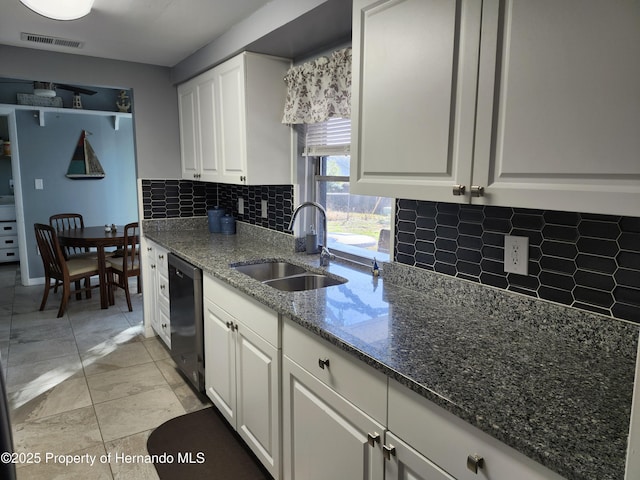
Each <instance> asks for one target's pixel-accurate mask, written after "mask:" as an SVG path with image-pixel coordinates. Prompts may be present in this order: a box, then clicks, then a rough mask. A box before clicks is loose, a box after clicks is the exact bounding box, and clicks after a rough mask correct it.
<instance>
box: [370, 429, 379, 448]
mask: <svg viewBox="0 0 640 480" xmlns="http://www.w3.org/2000/svg"><path fill="white" fill-rule="evenodd" d="M378 442H380V434H379V433H378V432H373V433H367V443H368V444H369V445H371V446H372V447H374V446H375V444H376V443H378Z"/></svg>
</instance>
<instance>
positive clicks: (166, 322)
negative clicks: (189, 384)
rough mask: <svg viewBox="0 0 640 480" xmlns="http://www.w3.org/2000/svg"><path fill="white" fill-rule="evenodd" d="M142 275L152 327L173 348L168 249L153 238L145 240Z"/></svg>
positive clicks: (144, 296) (146, 313) (145, 305)
mask: <svg viewBox="0 0 640 480" xmlns="http://www.w3.org/2000/svg"><path fill="white" fill-rule="evenodd" d="M142 248H143V252H144V256H143V257H142V258H143V260H142V262H143V264H142V272H143V273H142V275H143V278H144V282H143V283H142V288H143V299H144V311H145V315H148V317H149V320H150V322H149V323H150V324H151V327H152V328H153V330H154V331H155V332H156V333H157V334H158V336H159V337H160V338H161V339H162V341H163V342H164V343H165V344H166V345H167V346H168V347H169V348H171V316H170V307H169V305H170V304H169V264H168V254H169V252H168V250H167V249H166V248H163V247H161V246H160V245H158V244H157V243H155V242H153V241H151V240H143V244H142Z"/></svg>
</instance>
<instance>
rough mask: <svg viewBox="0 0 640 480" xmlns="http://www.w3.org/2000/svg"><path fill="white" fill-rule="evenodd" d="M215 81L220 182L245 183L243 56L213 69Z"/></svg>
mask: <svg viewBox="0 0 640 480" xmlns="http://www.w3.org/2000/svg"><path fill="white" fill-rule="evenodd" d="M214 72H215V78H216V91H217V95H216V103H217V108H216V128H217V132H218V158H219V161H220V164H219V165H220V172H219V181H220V182H222V183H235V184H240V183H244V182H245V180H243V179H241V177H246V163H247V139H246V111H245V68H244V55H238V56H237V57H234V58H232V59H231V60H228V61H226V62H225V63H223V64H222V65H220V66H218V67H216V68H215V69H214Z"/></svg>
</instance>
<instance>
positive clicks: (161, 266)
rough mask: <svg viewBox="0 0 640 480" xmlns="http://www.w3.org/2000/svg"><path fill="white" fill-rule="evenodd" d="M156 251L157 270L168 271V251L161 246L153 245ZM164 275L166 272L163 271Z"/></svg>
mask: <svg viewBox="0 0 640 480" xmlns="http://www.w3.org/2000/svg"><path fill="white" fill-rule="evenodd" d="M155 253H156V267H157V268H158V271H159V272H168V271H169V263H168V259H167V255H168V252H167V250H165V249H164V248H162V247H159V246H156V247H155ZM165 275H166V273H165Z"/></svg>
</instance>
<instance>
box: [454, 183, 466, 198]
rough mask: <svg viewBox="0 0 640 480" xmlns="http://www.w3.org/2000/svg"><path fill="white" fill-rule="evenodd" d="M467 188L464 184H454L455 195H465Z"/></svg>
mask: <svg viewBox="0 0 640 480" xmlns="http://www.w3.org/2000/svg"><path fill="white" fill-rule="evenodd" d="M466 189H467V187H465V186H464V185H454V186H453V194H454V195H455V196H460V195H464V191H465V190H466Z"/></svg>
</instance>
